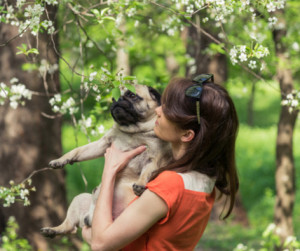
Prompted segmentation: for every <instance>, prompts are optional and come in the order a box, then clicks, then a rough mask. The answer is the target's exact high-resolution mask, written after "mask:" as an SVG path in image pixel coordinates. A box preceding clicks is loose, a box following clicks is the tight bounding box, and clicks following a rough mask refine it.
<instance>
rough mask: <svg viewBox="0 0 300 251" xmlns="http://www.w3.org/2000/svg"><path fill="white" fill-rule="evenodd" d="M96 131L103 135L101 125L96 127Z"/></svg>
mask: <svg viewBox="0 0 300 251" xmlns="http://www.w3.org/2000/svg"><path fill="white" fill-rule="evenodd" d="M97 130H98V132H99V133H100V134H102V133H104V126H103V125H100V126H98V127H97Z"/></svg>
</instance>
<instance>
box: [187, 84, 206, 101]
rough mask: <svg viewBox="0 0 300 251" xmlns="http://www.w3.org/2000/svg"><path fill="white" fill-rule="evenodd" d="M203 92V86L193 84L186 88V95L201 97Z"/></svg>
mask: <svg viewBox="0 0 300 251" xmlns="http://www.w3.org/2000/svg"><path fill="white" fill-rule="evenodd" d="M201 92H202V86H196V85H194V86H191V87H189V88H187V89H186V91H185V95H186V96H188V97H192V98H200V96H201Z"/></svg>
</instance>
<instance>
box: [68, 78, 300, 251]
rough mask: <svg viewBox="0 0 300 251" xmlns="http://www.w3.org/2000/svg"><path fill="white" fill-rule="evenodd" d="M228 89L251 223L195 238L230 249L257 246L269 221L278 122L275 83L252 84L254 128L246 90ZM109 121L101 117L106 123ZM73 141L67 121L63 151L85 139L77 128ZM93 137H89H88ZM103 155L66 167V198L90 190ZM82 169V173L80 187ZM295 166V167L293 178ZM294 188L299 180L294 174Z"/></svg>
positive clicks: (299, 197) (214, 225)
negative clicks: (249, 119)
mask: <svg viewBox="0 0 300 251" xmlns="http://www.w3.org/2000/svg"><path fill="white" fill-rule="evenodd" d="M228 86H229V88H228V89H229V92H230V94H231V96H232V97H233V100H234V103H235V105H236V108H237V112H238V115H239V120H240V130H239V134H238V139H237V151H236V160H237V167H238V173H239V177H240V194H241V198H242V202H243V204H244V207H245V208H246V211H247V214H248V218H249V222H250V226H249V227H247V228H245V227H242V226H240V225H236V224H234V223H232V222H231V221H230V220H229V221H227V222H226V223H223V224H220V222H212V221H211V222H209V225H208V227H207V229H206V231H205V233H204V235H203V237H202V239H201V241H200V243H199V245H200V247H201V250H206V251H211V250H222V251H223V250H233V249H234V247H236V246H237V244H239V243H243V244H245V245H248V246H252V247H254V248H255V247H258V245H259V242H260V240H261V236H262V233H263V231H264V229H265V228H266V227H267V226H268V225H269V223H271V222H272V221H273V213H274V203H275V169H276V165H275V147H276V134H277V121H278V118H279V111H280V105H279V104H280V95H279V92H278V91H277V90H276V86H275V85H274V83H270V84H269V85H262V84H259V83H258V84H257V87H256V94H255V102H254V127H250V126H248V125H247V102H248V99H249V96H250V93H249V90H248V91H247V90H246V91H245V87H244V86H243V85H241V84H235V85H232V84H230V85H228ZM111 124H112V121H111V120H109V121H105V122H104V125H105V128H109V127H110V126H111ZM299 129H300V122H299V120H298V122H297V124H296V128H295V133H294V157H295V166H296V167H297V166H299V163H300V144H298V142H299V141H300V130H299ZM77 138H78V143H77V144H76V140H75V137H74V132H73V129H72V127H71V126H70V125H64V127H63V148H64V152H67V151H69V150H71V149H73V148H75V147H76V146H77V145H78V146H80V145H83V144H86V143H88V140H87V139H86V137H85V136H84V135H83V134H82V133H78V135H77ZM94 140H96V138H93V139H92V141H94ZM102 167H103V159H102V158H101V159H97V160H93V161H86V162H83V163H80V164H74V165H73V166H67V167H66V169H67V191H68V199H69V201H70V200H71V198H73V197H74V196H75V195H77V194H78V193H80V192H84V191H88V192H90V191H91V190H92V189H93V188H94V187H95V186H96V185H98V183H99V182H100V178H101V173H102ZM81 170H82V172H83V173H84V175H85V176H86V178H87V181H88V185H87V186H85V184H84V182H83V179H82V176H81ZM299 175H300V169H297V168H296V177H299ZM296 182H297V187H299V186H300V180H299V179H297V178H296ZM298 201H300V193H299V190H297V193H296V200H295V202H296V204H295V208H294V228H295V235H296V236H297V237H298V239H299V238H300V217H299V216H298V215H299V213H300V203H297V202H298Z"/></svg>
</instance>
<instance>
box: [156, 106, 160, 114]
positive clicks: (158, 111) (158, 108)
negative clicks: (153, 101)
mask: <svg viewBox="0 0 300 251" xmlns="http://www.w3.org/2000/svg"><path fill="white" fill-rule="evenodd" d="M155 112H156V115H157V116H160V112H161V106H159V107H157V108H156V109H155Z"/></svg>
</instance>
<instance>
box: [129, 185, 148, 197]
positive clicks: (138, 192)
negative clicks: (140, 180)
mask: <svg viewBox="0 0 300 251" xmlns="http://www.w3.org/2000/svg"><path fill="white" fill-rule="evenodd" d="M132 188H133V192H134V193H135V195H137V196H141V195H142V193H143V192H144V191H145V190H146V187H145V186H141V185H137V184H133V185H132Z"/></svg>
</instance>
